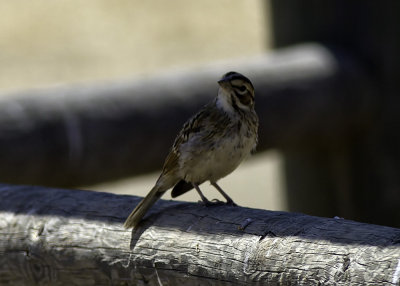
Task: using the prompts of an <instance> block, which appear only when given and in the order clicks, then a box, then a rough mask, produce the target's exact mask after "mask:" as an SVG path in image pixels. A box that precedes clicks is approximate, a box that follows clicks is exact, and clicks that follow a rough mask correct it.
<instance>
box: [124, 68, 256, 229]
mask: <svg viewBox="0 0 400 286" xmlns="http://www.w3.org/2000/svg"><path fill="white" fill-rule="evenodd" d="M218 85H219V88H218V94H217V96H216V97H215V98H214V99H213V100H212V101H211V102H210V103H208V104H207V105H205V106H204V107H203V108H202V109H201V110H200V111H199V112H198V113H196V114H195V115H194V116H192V117H191V118H190V119H189V120H188V121H187V122H186V123H185V124H184V125H183V128H182V129H181V131H180V132H179V134H178V135H177V137H176V139H175V141H174V144H173V145H172V148H171V150H170V152H169V154H168V155H167V157H166V159H165V162H164V166H163V169H162V172H161V174H160V176H159V178H158V180H157V181H156V184H155V185H154V187H153V188H152V189H151V190H150V192H149V193H148V194H147V196H146V197H145V198H144V199H143V200H142V201H141V202H140V203H139V204H138V205H137V206H136V207H135V209H134V210H133V211H132V213H131V214H130V215H129V216H128V218H127V219H126V221H125V223H124V227H125V228H127V229H128V228H134V229H135V228H136V227H137V226H138V225H139V223H140V222H141V220H142V218H143V217H144V215H145V214H146V212H147V211H148V210H149V209H150V207H151V206H152V205H153V204H154V203H155V202H156V201H157V200H158V199H160V198H161V196H162V195H163V194H164V193H165V192H166V191H167V190H169V189H171V188H172V192H171V196H172V197H173V198H175V197H178V196H180V195H182V194H184V193H186V192H188V191H190V190H192V189H195V190H196V191H197V193H198V194H199V196H200V198H201V200H202V202H203V203H204V205H205V206H210V205H214V204H216V203H221V202H219V201H217V202H215V201H214V200H213V201H209V200H208V199H207V198H206V197H205V196H204V195H203V193H202V191H201V190H200V188H199V185H201V184H202V183H204V182H206V181H209V182H210V184H211V185H212V186H213V187H215V188H216V189H217V191H218V192H219V193H220V194H221V195H222V196H223V197H224V198H225V200H226V204H227V205H231V206H236V204H235V203H234V201H233V200H232V199H231V198H230V197H229V196H228V195H227V194H226V193H225V192H224V191H223V190H222V188H221V187H220V186H219V185H218V184H217V181H218V180H219V179H221V178H223V177H225V176H227V175H228V174H230V173H232V172H233V171H234V170H235V169H236V168H237V167H238V166H239V164H240V163H241V162H242V161H243V160H244V159H245V158H246V157H248V155H249V154H251V153H253V152H254V151H255V148H256V146H257V143H258V116H257V114H256V112H255V109H254V86H253V84H252V82H251V81H250V80H249V79H248V78H247V77H246V76H244V75H242V74H240V73H238V72H234V71H230V72H228V73H226V74H224V75H223V76H222V78H221V79H220V80H219V81H218Z"/></svg>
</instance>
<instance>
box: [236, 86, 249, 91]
mask: <svg viewBox="0 0 400 286" xmlns="http://www.w3.org/2000/svg"><path fill="white" fill-rule="evenodd" d="M236 88H237V89H238V90H239V91H240V92H245V91H246V90H247V88H246V86H244V85H241V86H238V87H236Z"/></svg>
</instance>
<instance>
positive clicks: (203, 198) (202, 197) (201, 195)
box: [192, 183, 212, 206]
mask: <svg viewBox="0 0 400 286" xmlns="http://www.w3.org/2000/svg"><path fill="white" fill-rule="evenodd" d="M192 186H193V188H195V190H196V191H197V193H198V194H199V196H200V198H201V200H202V201H203V203H204V204H205V205H206V206H207V205H210V204H212V203H211V202H210V201H209V200H208V199H207V198H206V197H205V196H204V195H203V193H202V192H201V191H200V188H199V186H198V185H197V184H195V183H192Z"/></svg>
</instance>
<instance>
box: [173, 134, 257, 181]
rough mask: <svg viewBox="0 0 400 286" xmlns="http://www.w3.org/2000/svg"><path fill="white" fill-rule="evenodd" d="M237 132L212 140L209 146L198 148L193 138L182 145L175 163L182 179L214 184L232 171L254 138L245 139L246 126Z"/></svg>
mask: <svg viewBox="0 0 400 286" xmlns="http://www.w3.org/2000/svg"><path fill="white" fill-rule="evenodd" d="M238 131H239V132H232V133H230V134H229V136H225V137H222V138H218V139H217V140H214V143H213V144H212V146H211V145H210V146H199V145H198V144H197V143H198V142H197V141H198V138H196V136H194V137H193V138H191V140H189V141H188V142H186V143H185V144H183V145H182V146H181V150H180V151H181V157H180V160H179V164H180V167H181V168H180V169H181V172H182V174H181V175H182V178H183V179H185V180H186V181H188V182H194V183H203V182H205V181H212V182H216V181H218V180H219V179H220V178H223V177H225V176H227V175H228V174H230V173H231V172H232V171H234V170H235V169H236V168H237V166H239V164H240V163H241V162H242V161H243V159H245V158H246V157H247V156H248V155H249V154H250V152H251V150H252V149H253V148H254V147H255V144H256V137H255V135H254V136H252V137H247V136H246V133H247V127H246V126H242V128H241V129H240V130H238ZM199 136H201V135H200V134H199Z"/></svg>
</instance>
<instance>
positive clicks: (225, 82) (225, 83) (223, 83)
mask: <svg viewBox="0 0 400 286" xmlns="http://www.w3.org/2000/svg"><path fill="white" fill-rule="evenodd" d="M218 84H219V86H220V87H228V86H229V80H227V79H221V80H219V81H218Z"/></svg>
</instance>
